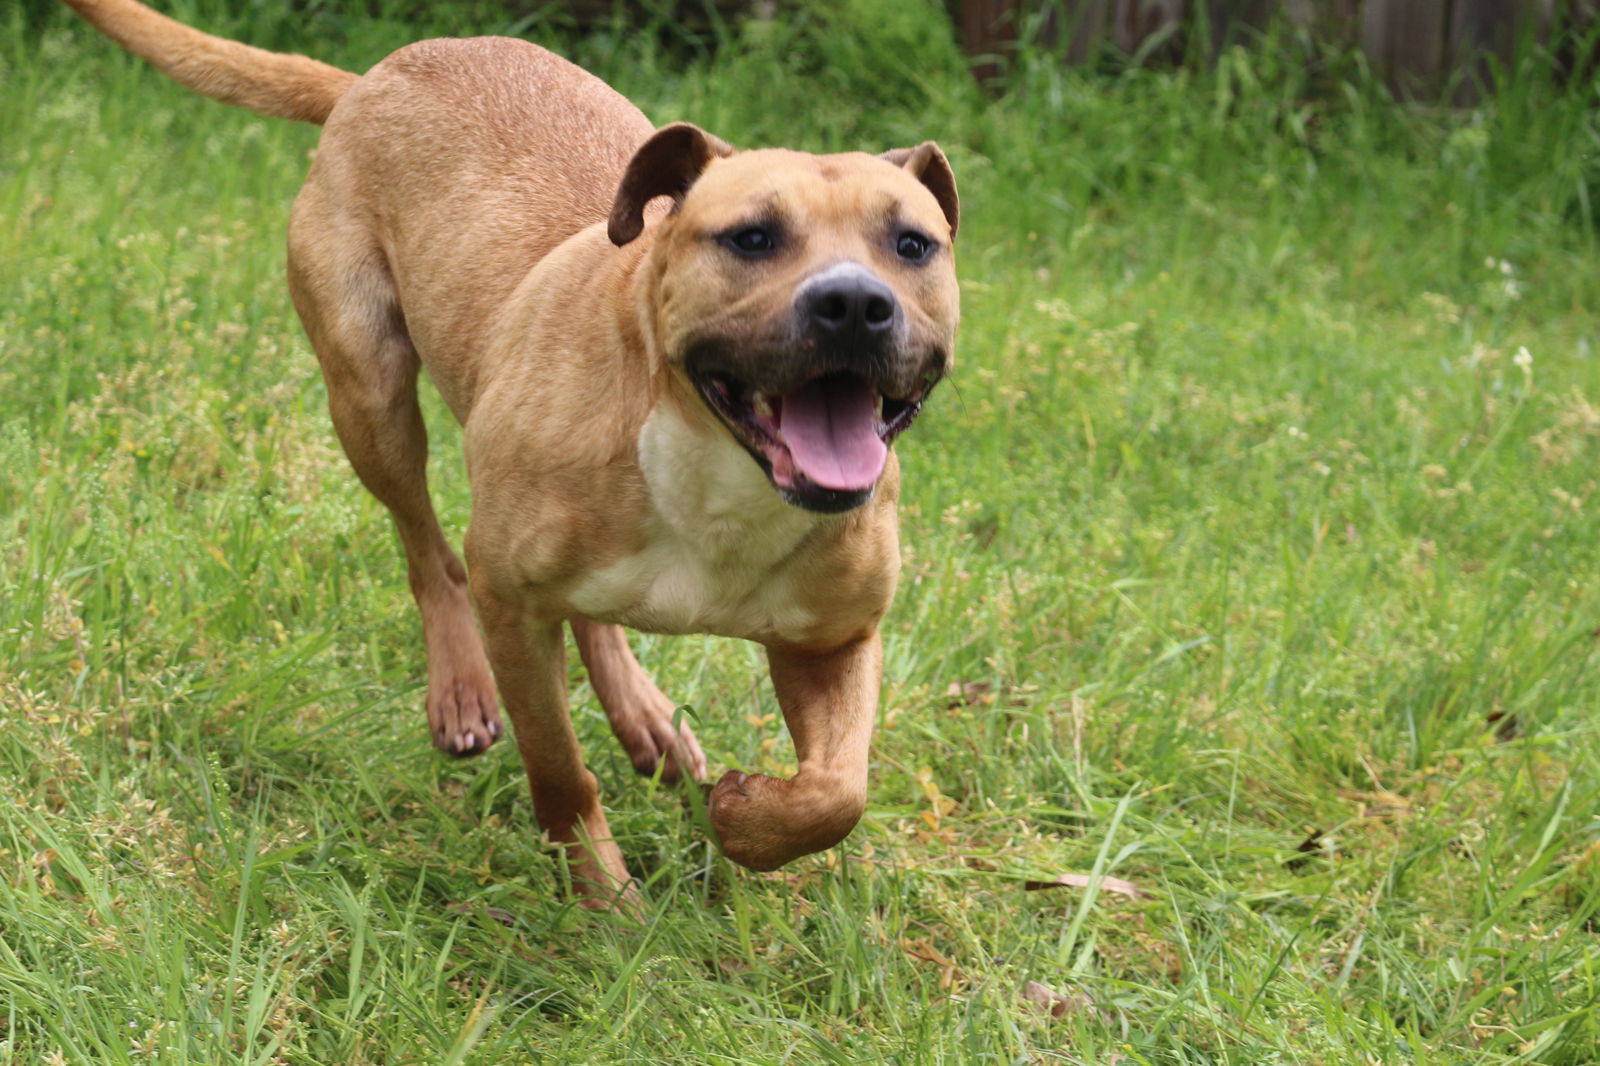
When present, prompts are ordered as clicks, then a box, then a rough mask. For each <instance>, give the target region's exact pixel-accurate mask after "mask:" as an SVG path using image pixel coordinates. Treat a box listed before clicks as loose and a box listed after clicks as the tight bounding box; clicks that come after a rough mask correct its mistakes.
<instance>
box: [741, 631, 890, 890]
mask: <svg viewBox="0 0 1600 1066" xmlns="http://www.w3.org/2000/svg"><path fill="white" fill-rule="evenodd" d="M767 662H768V663H769V664H770V665H771V667H772V685H773V688H774V689H776V690H777V693H778V706H779V707H780V708H782V710H783V719H784V721H785V722H786V723H787V724H788V726H789V735H790V736H791V737H793V738H794V747H795V753H796V754H797V755H798V756H799V757H800V769H799V772H797V773H796V774H795V775H794V777H793V778H791V779H789V780H787V781H785V780H782V779H780V778H775V777H768V776H766V775H765V774H743V773H738V772H735V771H730V772H729V773H727V774H725V775H723V778H722V780H721V781H718V782H717V787H716V788H715V789H713V790H712V792H711V825H712V828H714V829H715V830H716V832H717V837H718V840H719V841H720V842H721V844H722V851H723V853H724V854H725V855H727V856H728V858H730V859H732V860H733V861H734V862H736V863H738V864H739V865H741V866H748V867H749V868H750V869H752V870H773V869H776V868H777V867H779V866H782V865H783V864H784V863H786V862H788V861H789V860H791V859H796V858H799V857H800V856H801V855H808V854H810V853H811V852H814V851H822V850H823V849H824V848H830V847H832V846H833V845H835V844H837V843H838V842H839V841H841V840H843V839H844V838H845V837H846V836H848V835H849V833H850V830H851V829H853V828H855V824H856V822H857V821H859V820H860V818H861V812H862V810H864V809H865V807H866V802H867V750H868V747H869V745H870V743H871V740H872V723H873V719H874V717H875V716H876V714H877V709H878V686H879V683H880V681H881V680H882V677H883V647H882V644H881V643H880V641H879V638H878V634H877V632H876V631H873V632H872V633H871V634H869V635H867V636H865V637H862V638H861V639H859V640H856V641H853V642H852V643H849V644H846V645H845V646H843V647H841V648H838V649H837V650H834V651H831V652H826V653H822V654H816V653H811V652H806V651H803V650H799V649H795V648H787V647H780V646H775V645H774V646H769V647H768V648H767Z"/></svg>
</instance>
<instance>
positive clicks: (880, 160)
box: [611, 126, 958, 512]
mask: <svg viewBox="0 0 1600 1066" xmlns="http://www.w3.org/2000/svg"><path fill="white" fill-rule="evenodd" d="M675 131H692V132H675ZM664 138H665V139H668V140H671V141H676V142H678V143H676V144H674V145H671V146H670V147H671V148H672V149H673V151H672V152H669V153H666V154H667V156H668V157H669V158H668V162H667V163H663V162H662V161H661V159H659V158H658V159H655V160H651V159H649V158H648V156H649V153H650V152H651V151H652V146H653V145H656V144H657V142H659V141H662V140H663V139H664ZM701 138H704V140H701ZM641 160H644V164H643V169H645V170H647V171H648V172H649V174H648V177H649V178H650V179H652V180H648V181H641V182H638V183H636V184H635V187H634V188H633V189H632V190H630V186H629V179H628V178H625V179H624V182H623V187H622V190H621V191H620V192H619V194H618V206H617V211H616V212H614V213H613V215H612V221H611V236H612V239H613V240H614V241H616V242H617V243H619V244H621V243H625V242H626V240H628V239H631V238H632V236H635V235H637V232H638V230H637V229H636V228H634V227H635V225H636V224H642V222H641V220H640V219H639V216H638V214H637V212H638V211H642V208H643V203H644V201H645V200H647V199H648V198H649V195H657V194H660V193H667V194H672V195H675V198H676V199H677V201H678V202H677V206H676V208H675V210H674V212H673V214H672V215H671V216H670V217H669V218H668V219H666V220H665V221H664V222H663V223H662V225H661V226H660V228H659V230H658V232H657V236H656V243H655V245H654V247H653V248H652V249H651V252H650V255H649V257H648V258H647V260H646V262H645V264H644V266H643V268H642V269H643V270H644V271H645V276H644V279H643V283H644V285H645V289H646V292H645V307H646V318H647V321H646V322H645V323H644V326H645V328H646V329H647V330H649V331H650V333H651V334H652V339H653V347H654V348H655V350H656V351H657V352H658V353H660V356H661V357H662V358H663V359H665V360H666V362H667V365H668V367H669V369H670V371H671V372H672V374H673V375H674V377H675V378H676V379H677V380H678V381H679V382H680V383H681V385H682V386H683V387H684V388H686V389H688V390H692V391H693V393H694V394H696V395H697V396H698V398H699V402H700V403H702V404H703V405H704V407H705V409H706V410H707V411H709V412H711V413H712V414H714V416H715V417H716V419H717V420H718V421H719V422H720V423H721V425H722V427H723V428H724V429H725V430H726V432H728V433H729V434H731V435H732V437H733V438H734V439H735V440H736V441H738V442H739V443H740V444H741V445H743V446H744V448H745V449H746V450H747V451H748V452H749V453H750V455H751V456H752V458H753V459H754V460H755V461H756V462H757V463H758V464H760V465H761V467H762V468H763V469H764V470H765V471H766V473H767V476H768V477H769V478H770V480H771V481H772V484H773V486H774V487H775V488H776V489H777V491H778V492H779V493H780V494H781V495H782V496H783V498H784V499H786V500H788V501H789V502H790V503H793V504H795V505H797V506H799V507H804V508H806V509H808V510H813V511H825V512H834V511H845V510H849V509H851V508H853V507H857V506H859V505H861V504H863V503H865V502H866V501H867V500H868V499H870V498H871V496H872V492H873V489H874V488H875V486H876V485H877V482H878V479H879V477H880V475H881V474H882V472H883V470H884V467H885V464H886V462H887V457H888V447H889V444H890V442H892V441H893V440H894V438H895V437H896V436H897V435H898V434H899V433H901V432H902V431H903V430H905V429H906V427H908V426H909V425H910V424H911V422H912V420H913V419H914V418H915V417H916V415H917V412H918V411H919V410H920V408H921V406H922V403H923V401H924V400H925V399H926V398H927V396H928V392H929V390H930V389H932V388H933V386H934V385H935V384H936V383H937V382H938V381H939V379H940V378H942V377H943V376H944V375H945V374H946V373H948V371H949V369H950V365H951V359H952V354H953V353H952V346H953V343H954V339H955V327H956V319H957V314H958V311H957V303H958V300H957V291H956V281H955V260H954V248H953V243H952V242H953V238H954V235H955V229H956V221H957V202H956V192H955V183H954V180H953V178H951V176H950V170H949V165H948V164H947V163H946V162H945V159H944V156H943V154H941V153H940V152H939V150H938V148H937V147H935V146H934V145H932V144H931V143H930V144H924V145H920V146H918V147H917V148H912V149H903V150H898V151H896V152H891V153H887V154H886V155H884V156H873V155H866V154H862V153H846V154H842V155H831V156H814V155H809V154H805V153H801V152H789V151H783V150H777V149H768V150H761V151H752V152H745V153H740V154H732V153H731V151H729V150H728V149H727V147H726V146H725V145H722V144H721V142H719V141H716V140H715V139H714V138H710V137H709V136H708V135H706V134H703V133H702V132H701V131H699V130H696V129H694V128H693V127H684V126H674V127H667V128H666V129H665V130H663V131H661V132H659V133H658V134H657V135H656V137H654V138H652V139H651V141H650V142H647V144H646V145H645V147H644V148H641V149H640V153H639V155H637V156H636V157H635V160H634V164H633V165H631V166H630V168H629V176H630V178H631V177H634V176H635V175H636V173H637V172H638V171H639V170H640V169H641ZM647 193H648V194H649V195H645V194H647ZM641 197H642V198H641ZM630 230H632V232H631V233H630Z"/></svg>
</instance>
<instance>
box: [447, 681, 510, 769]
mask: <svg viewBox="0 0 1600 1066" xmlns="http://www.w3.org/2000/svg"><path fill="white" fill-rule="evenodd" d="M428 728H429V732H430V733H431V734H432V736H433V746H434V747H436V748H438V749H439V750H440V751H442V752H445V753H447V754H450V755H456V756H467V755H479V754H482V753H483V752H485V751H487V750H489V745H490V744H493V743H494V742H495V741H496V740H499V739H500V736H501V735H502V734H503V733H504V732H505V727H504V726H502V725H501V724H500V701H499V698H498V697H497V696H496V695H495V689H494V682H493V681H491V680H490V679H489V677H488V675H487V674H485V675H484V676H483V677H481V678H472V679H466V678H454V679H451V680H449V681H444V682H440V683H439V684H437V685H435V684H431V683H430V684H429V686H428Z"/></svg>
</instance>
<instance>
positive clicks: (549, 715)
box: [473, 572, 636, 908]
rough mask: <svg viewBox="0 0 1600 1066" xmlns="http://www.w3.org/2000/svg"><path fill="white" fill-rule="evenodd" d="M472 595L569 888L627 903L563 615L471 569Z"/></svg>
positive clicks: (595, 904) (593, 904)
mask: <svg viewBox="0 0 1600 1066" xmlns="http://www.w3.org/2000/svg"><path fill="white" fill-rule="evenodd" d="M473 593H474V595H475V597H476V599H477V605H478V617H479V620H480V621H481V622H482V624H483V631H484V636H485V638H486V642H487V645H488V651H489V662H490V664H491V665H492V666H493V667H494V674H495V681H496V684H497V685H498V687H499V689H500V698H501V699H502V700H503V701H504V702H505V709H506V713H507V715H508V716H509V717H510V719H511V731H512V734H513V735H514V736H515V737H516V742H517V751H518V752H519V753H520V754H521V755H522V765H523V768H524V769H525V770H527V772H528V786H529V788H530V789H531V791H532V792H533V810H534V815H535V817H537V818H538V820H539V828H540V829H542V830H544V832H545V833H546V834H547V835H548V836H549V838H550V840H551V841H552V842H553V843H556V844H560V845H564V848H563V850H564V851H565V853H566V858H567V865H568V869H569V870H570V871H571V874H572V882H573V887H574V888H575V889H576V890H577V892H578V893H579V894H580V895H581V896H582V897H584V898H583V901H582V904H581V905H582V906H585V907H590V908H604V907H610V906H613V905H615V904H616V903H618V902H621V903H622V904H623V905H624V906H630V907H631V906H632V905H633V903H634V901H635V898H636V896H635V891H634V888H633V883H632V881H631V880H630V879H629V877H628V868H627V866H626V865H625V864H624V863H623V861H622V851H621V849H619V848H618V847H617V844H616V841H614V840H613V839H612V838H611V828H610V826H609V825H607V824H606V815H605V811H603V810H602V809H601V807H600V790H599V786H598V785H597V784H596V782H595V778H594V774H592V773H590V772H589V770H588V768H587V767H585V766H584V765H583V753H582V752H581V751H580V750H579V748H578V737H577V734H576V733H574V732H573V729H572V719H571V718H570V717H569V715H568V713H567V672H566V664H565V659H566V654H565V646H564V644H563V641H562V632H561V621H560V620H559V619H557V620H554V621H551V620H548V619H544V618H540V617H538V616H537V615H536V614H533V613H532V612H530V611H528V610H527V609H526V607H525V605H524V604H522V603H520V602H517V601H515V600H507V599H502V598H501V597H500V596H498V595H497V594H496V593H495V592H494V590H493V589H492V588H491V587H490V586H489V583H488V582H487V581H480V580H478V578H477V574H476V572H474V580H473Z"/></svg>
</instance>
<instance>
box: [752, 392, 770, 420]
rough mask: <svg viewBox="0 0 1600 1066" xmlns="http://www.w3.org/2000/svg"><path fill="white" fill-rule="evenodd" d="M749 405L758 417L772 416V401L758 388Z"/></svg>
mask: <svg viewBox="0 0 1600 1066" xmlns="http://www.w3.org/2000/svg"><path fill="white" fill-rule="evenodd" d="M750 406H751V408H752V409H753V410H754V411H755V413H756V416H757V417H758V418H771V417H772V416H773V415H772V401H771V400H770V399H768V398H767V394H766V393H764V392H762V391H761V390H760V389H757V390H756V392H755V395H754V396H753V397H751V399H750Z"/></svg>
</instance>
